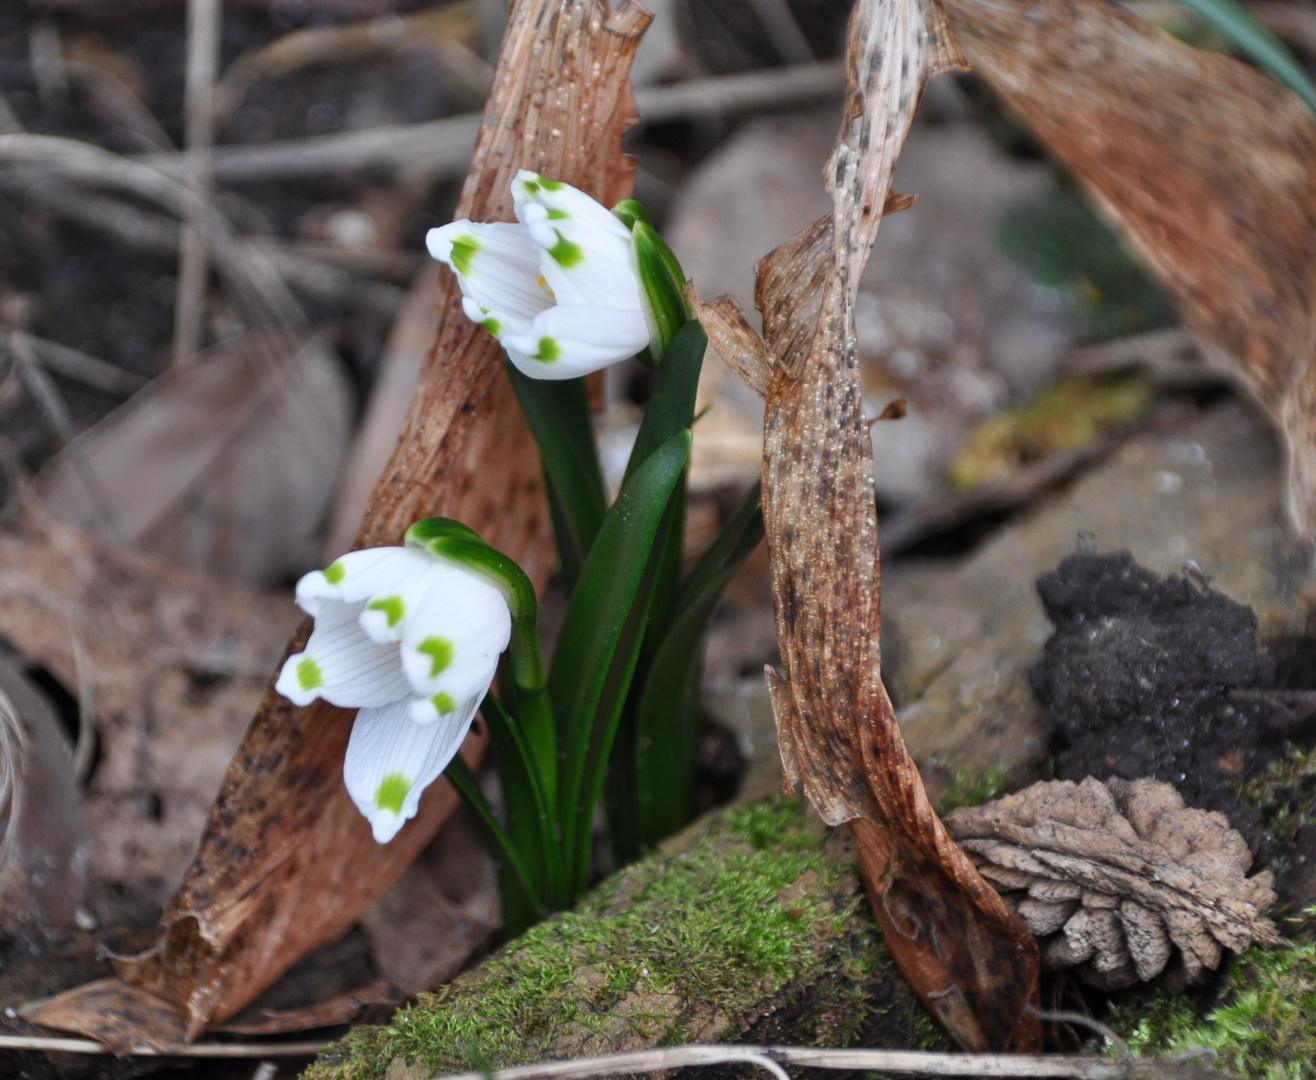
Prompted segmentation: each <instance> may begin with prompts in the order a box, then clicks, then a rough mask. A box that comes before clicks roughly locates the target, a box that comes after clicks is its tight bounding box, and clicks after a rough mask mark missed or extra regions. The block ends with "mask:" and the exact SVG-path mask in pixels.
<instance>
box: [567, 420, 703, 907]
mask: <svg viewBox="0 0 1316 1080" xmlns="http://www.w3.org/2000/svg"><path fill="white" fill-rule="evenodd" d="M689 454H690V432H689V430H688V429H686V430H682V431H679V432H677V433H676V434H675V435H673V436H672V437H671V438H669V439H668V440H667V441H666V442H665V443H664V444H663V445H662V446H661V447H659V449H658V450H656V451H655V452H654V453H653V454H651V455H650V457H649V459H648V460H647V461H646V462H645V463H644V464H643V465H642V466H640V467H639V468H638V469H637V470H636V471H635V473H634V474H633V475H632V476H631V477H630V479H628V480H627V481H626V482H625V483H623V484H622V489H621V493H620V494H619V495H618V496H617V501H616V502H615V503H614V504H613V505H612V507H611V508H610V509H609V511H608V513H607V515H606V517H605V518H604V521H603V525H602V527H601V528H600V530H599V534H598V538H597V539H596V540H595V542H594V546H593V548H592V549H591V550H590V554H589V558H588V560H587V561H586V563H585V569H584V572H583V573H582V574H581V577H580V582H579V584H578V585H577V587H576V592H575V595H574V596H573V597H572V600H571V604H570V606H569V607H568V609H567V615H566V619H565V620H564V621H563V624H562V631H561V634H560V635H559V637H558V643H557V650H556V654H555V655H554V658H553V666H552V670H551V671H550V673H549V678H548V687H549V694H550V697H551V699H552V702H553V711H554V713H555V715H556V716H557V717H558V720H559V722H560V723H561V724H562V730H563V747H564V750H565V758H564V761H563V771H562V776H561V787H560V788H559V795H558V801H559V806H560V812H559V819H560V820H561V821H562V822H563V824H564V827H565V831H566V837H565V838H564V839H565V841H566V843H567V848H568V850H569V851H575V852H576V853H577V858H578V859H579V852H580V851H581V846H582V844H583V845H585V859H584V862H585V865H583V866H582V865H581V863H580V862H579V861H578V862H577V864H576V866H575V867H574V870H575V874H576V880H577V881H578V882H580V883H582V884H583V877H584V875H585V873H586V872H587V870H588V836H587V835H582V833H584V834H587V832H588V827H589V826H588V820H589V819H590V818H592V816H593V806H592V805H591V806H586V805H584V804H583V803H582V801H581V800H582V798H583V797H584V796H585V795H586V792H585V790H584V787H583V784H584V780H585V774H586V768H587V765H588V764H589V760H590V759H591V758H593V759H595V760H596V761H597V760H599V755H602V761H604V762H606V759H607V754H608V752H609V749H610V748H611V744H612V738H613V735H614V734H615V731H616V723H617V719H618V717H619V716H620V711H621V703H622V701H624V699H625V694H626V689H627V687H628V686H629V681H630V677H631V673H632V672H633V670H634V666H635V661H636V659H637V657H638V655H639V635H638V634H634V635H633V636H634V641H633V643H630V644H628V647H627V648H626V649H625V650H622V649H621V648H620V646H621V645H622V642H623V637H624V634H625V631H626V630H627V624H628V622H631V623H632V627H631V629H632V630H634V629H635V627H634V626H633V616H635V615H637V614H638V615H639V616H640V618H641V619H642V618H643V617H644V616H646V615H647V612H648V606H649V602H650V599H651V595H652V588H651V584H652V583H651V581H650V587H649V588H644V585H645V583H646V578H650V577H651V574H652V571H651V570H650V567H651V565H652V564H653V555H654V545H655V542H656V541H657V540H659V539H660V535H659V534H660V533H661V531H662V526H663V523H664V520H665V519H666V518H667V517H668V504H669V502H670V500H671V497H672V493H673V491H675V490H676V487H677V485H678V484H679V483H680V482H681V478H682V476H683V475H684V472H685V464H686V460H687V458H688V457H689ZM642 629H643V628H642V626H641V627H640V628H639V630H640V632H641V633H642ZM605 696H606V698H607V700H608V702H609V704H608V707H607V709H606V710H604V709H602V708H601V706H602V705H603V703H604V701H605ZM600 771H601V766H600ZM582 819H585V821H586V823H585V824H584V825H583V826H582V825H581V824H580V823H581V821H582Z"/></svg>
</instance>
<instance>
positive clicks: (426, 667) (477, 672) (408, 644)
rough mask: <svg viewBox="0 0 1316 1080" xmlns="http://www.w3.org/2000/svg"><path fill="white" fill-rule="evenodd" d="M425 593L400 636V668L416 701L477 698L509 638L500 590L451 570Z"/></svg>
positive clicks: (509, 626)
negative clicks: (415, 696) (435, 697)
mask: <svg viewBox="0 0 1316 1080" xmlns="http://www.w3.org/2000/svg"><path fill="white" fill-rule="evenodd" d="M450 569H451V573H449V574H445V575H443V576H442V577H441V578H436V579H435V580H434V581H433V582H432V583H431V584H430V586H429V588H428V589H427V590H426V592H425V595H424V597H423V598H422V600H421V602H420V604H419V606H418V609H417V612H416V614H415V615H414V616H412V617H409V618H408V619H407V625H406V630H405V632H404V633H403V636H402V668H403V670H404V671H405V672H406V675H407V679H408V681H409V682H410V683H411V688H412V690H413V691H414V692H415V694H416V695H417V696H418V697H423V698H429V697H434V696H435V695H438V694H446V695H448V697H449V698H451V699H452V700H453V701H464V700H466V699H467V698H470V697H483V696H484V693H485V691H487V690H488V689H489V684H490V683H492V682H493V677H494V673H495V672H496V671H497V669H498V657H499V655H500V654H501V653H502V651H503V650H504V649H505V648H507V642H508V639H509V638H510V637H511V635H512V616H511V612H510V611H509V610H508V607H507V599H506V598H505V597H504V596H503V594H502V592H501V590H499V589H498V588H496V587H495V586H494V585H492V584H490V583H489V581H488V580H486V579H485V578H483V577H481V576H480V575H478V574H476V573H474V572H473V571H470V570H465V569H462V568H460V567H455V566H454V567H451V568H450Z"/></svg>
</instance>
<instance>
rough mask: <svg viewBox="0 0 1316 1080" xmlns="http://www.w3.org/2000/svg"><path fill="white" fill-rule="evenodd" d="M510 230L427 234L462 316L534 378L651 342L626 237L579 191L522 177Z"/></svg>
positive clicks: (599, 364)
mask: <svg viewBox="0 0 1316 1080" xmlns="http://www.w3.org/2000/svg"><path fill="white" fill-rule="evenodd" d="M512 198H513V202H514V205H515V211H516V218H517V221H516V224H511V223H507V222H487V223H480V222H472V221H454V222H452V223H451V224H450V225H445V226H443V227H442V228H439V229H431V230H430V233H429V235H428V236H427V237H426V244H427V246H428V247H429V251H430V254H431V255H433V256H434V258H436V259H438V260H439V261H441V262H444V263H447V264H448V266H450V267H451V268H452V269H453V271H454V272H455V273H456V275H457V280H458V283H459V284H460V286H461V290H462V297H463V299H462V309H463V310H464V311H465V312H466V314H467V316H468V317H469V318H470V319H472V320H473V321H474V322H477V323H479V324H480V325H482V326H483V327H484V328H485V329H486V330H488V331H489V332H490V333H491V334H493V336H494V337H496V338H497V339H498V340H499V342H500V343H501V344H502V346H503V348H504V349H506V350H507V355H508V358H509V359H510V360H511V361H512V363H513V364H515V365H516V366H517V367H518V368H519V369H520V370H521V371H522V372H524V373H525V374H526V375H529V376H531V377H532V378H536V379H571V378H575V377H576V376H579V375H585V374H588V373H589V372H591V371H597V370H599V369H600V368H603V367H606V366H607V365H609V364H613V363H616V362H617V361H618V360H624V359H626V358H627V357H630V356H634V355H635V354H636V353H638V352H640V351H641V350H642V349H644V348H645V347H646V346H648V345H649V344H650V343H651V341H652V340H653V336H654V334H653V329H652V322H653V320H652V317H651V316H650V315H649V313H648V310H647V306H646V301H645V297H644V289H643V287H642V285H641V282H640V271H639V264H638V262H637V260H636V255H635V243H634V239H633V238H632V235H631V231H630V229H628V228H627V227H626V226H625V225H624V224H622V222H621V221H620V220H618V218H617V217H616V216H615V215H614V214H613V213H612V212H611V211H610V210H608V209H607V208H606V207H605V206H603V205H602V204H600V203H598V202H595V201H594V200H593V199H592V198H590V197H589V196H588V195H586V194H585V193H584V192H583V191H579V190H577V189H576V188H573V187H571V186H570V185H569V184H564V183H561V182H560V181H557V180H549V179H546V178H545V177H542V176H539V175H538V174H536V173H532V172H527V171H525V170H522V171H521V172H519V173H517V175H516V179H515V180H514V181H513V182H512Z"/></svg>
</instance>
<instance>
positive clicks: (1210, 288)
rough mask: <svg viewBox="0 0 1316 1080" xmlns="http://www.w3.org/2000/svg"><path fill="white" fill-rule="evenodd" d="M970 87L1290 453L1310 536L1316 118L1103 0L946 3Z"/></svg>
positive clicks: (1314, 435)
mask: <svg viewBox="0 0 1316 1080" xmlns="http://www.w3.org/2000/svg"><path fill="white" fill-rule="evenodd" d="M945 6H946V10H947V13H948V14H949V16H950V20H951V24H952V25H953V26H954V29H955V34H956V39H957V40H958V41H959V43H960V45H961V46H962V47H963V49H964V52H965V55H966V56H967V57H968V59H969V61H970V62H971V63H972V65H973V70H974V71H975V72H976V73H977V74H978V75H981V76H982V77H983V78H984V79H986V81H987V82H988V83H989V84H990V85H991V86H992V88H993V89H994V90H995V91H996V92H997V93H998V94H1000V96H1001V97H1002V98H1004V99H1005V100H1006V102H1008V103H1009V105H1010V106H1011V107H1012V108H1013V109H1014V110H1016V111H1017V112H1018V114H1019V115H1020V116H1021V117H1022V118H1023V119H1024V121H1025V122H1026V123H1027V124H1028V125H1029V126H1030V127H1031V128H1032V129H1033V131H1034V132H1035V133H1036V134H1037V136H1038V137H1039V138H1040V139H1041V140H1042V142H1043V143H1045V144H1046V147H1047V148H1048V149H1049V150H1050V151H1051V152H1052V153H1053V154H1054V155H1055V156H1056V157H1057V158H1058V159H1059V160H1060V161H1061V162H1063V163H1064V165H1065V166H1066V167H1067V168H1068V169H1070V170H1071V171H1072V172H1073V173H1074V174H1075V175H1076V176H1077V177H1078V178H1079V180H1080V181H1081V182H1082V183H1083V185H1084V187H1085V188H1086V189H1087V191H1088V192H1089V194H1091V195H1092V197H1093V198H1094V199H1095V200H1096V202H1097V204H1098V205H1099V206H1100V207H1101V208H1102V210H1104V211H1105V213H1106V214H1107V215H1108V216H1109V217H1110V219H1111V220H1112V221H1113V222H1114V223H1115V224H1116V225H1117V226H1118V227H1119V228H1120V229H1121V230H1122V231H1123V233H1124V235H1125V236H1126V237H1127V238H1128V240H1129V242H1130V243H1131V244H1132V245H1133V247H1134V248H1135V249H1136V250H1137V251H1138V252H1139V254H1141V255H1142V257H1143V258H1144V259H1145V260H1146V261H1147V263H1148V265H1149V266H1150V267H1151V268H1152V269H1153V270H1154V271H1155V272H1156V273H1157V274H1158V275H1159V276H1160V277H1161V279H1162V280H1163V281H1164V282H1165V283H1166V284H1167V285H1168V286H1169V288H1170V290H1171V291H1172V292H1173V293H1174V295H1175V297H1176V298H1177V300H1178V302H1179V306H1180V308H1181V309H1182V311H1183V314H1184V316H1185V318H1186V319H1187V321H1188V322H1189V324H1190V325H1191V326H1192V328H1193V330H1194V332H1195V333H1196V334H1197V335H1198V337H1199V338H1201V339H1202V341H1203V343H1204V344H1205V345H1206V346H1207V352H1208V355H1210V356H1212V357H1214V358H1216V359H1220V360H1223V361H1224V362H1225V364H1226V366H1227V367H1229V368H1230V369H1232V371H1233V372H1234V373H1235V374H1236V375H1237V376H1238V377H1239V378H1240V379H1241V381H1242V382H1243V383H1244V384H1246V385H1247V387H1248V388H1249V389H1250V390H1251V391H1252V392H1253V393H1254V394H1255V395H1256V397H1257V398H1258V400H1260V402H1261V403H1262V404H1263V405H1264V406H1265V408H1266V409H1267V410H1268V411H1269V413H1270V415H1271V417H1272V418H1273V420H1274V421H1275V423H1276V424H1277V425H1278V426H1279V428H1280V429H1281V430H1282V431H1283V432H1284V435H1285V437H1286V439H1287V442H1288V444H1289V448H1290V450H1291V471H1290V474H1289V497H1288V511H1289V515H1290V518H1291V520H1292V521H1293V523H1294V525H1295V526H1296V527H1297V528H1298V529H1299V530H1301V531H1304V532H1306V533H1307V534H1308V535H1312V536H1316V422H1314V417H1313V410H1314V409H1316V364H1314V363H1313V360H1314V359H1316V121H1314V120H1313V117H1312V115H1311V113H1310V112H1309V111H1308V110H1307V109H1306V108H1305V106H1304V105H1303V104H1302V102H1301V101H1300V100H1299V99H1298V97H1297V96H1296V95H1294V94H1293V93H1291V92H1290V91H1288V90H1286V89H1284V88H1283V87H1282V86H1280V85H1279V84H1278V83H1276V82H1275V81H1274V80H1272V79H1270V78H1268V77H1267V76H1265V75H1263V74H1261V73H1260V72H1258V71H1256V70H1254V69H1252V68H1250V67H1248V66H1247V65H1246V64H1242V63H1240V62H1239V61H1237V60H1233V59H1231V58H1229V57H1225V56H1221V55H1218V54H1215V53H1209V52H1203V51H1200V50H1198V49H1194V48H1192V47H1190V46H1188V45H1185V44H1183V43H1181V42H1179V41H1176V40H1174V39H1173V38H1171V37H1170V36H1169V35H1168V34H1165V33H1163V32H1162V31H1160V30H1158V29H1156V28H1155V27H1153V26H1151V25H1150V24H1148V23H1146V22H1144V21H1143V20H1142V19H1139V18H1137V17H1136V16H1134V15H1131V14H1130V13H1128V12H1127V11H1126V10H1125V9H1123V8H1122V7H1120V6H1119V5H1117V4H1110V3H1107V2H1106V0H1039V2H1037V3H1028V4H1018V3H1013V2H1011V0H946V3H945Z"/></svg>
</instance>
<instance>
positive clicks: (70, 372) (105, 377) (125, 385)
mask: <svg viewBox="0 0 1316 1080" xmlns="http://www.w3.org/2000/svg"><path fill="white" fill-rule="evenodd" d="M27 340H28V342H29V343H30V344H31V346H32V352H33V353H34V354H35V355H36V358H37V359H38V360H40V361H41V366H42V367H44V368H45V369H46V370H47V371H51V372H53V373H54V374H56V375H63V376H64V377H65V378H66V379H73V380H75V381H77V382H80V383H83V384H84V385H86V386H91V387H94V388H95V389H97V390H103V391H105V393H107V394H118V395H120V396H122V397H128V396H129V395H130V394H133V393H135V392H136V391H138V390H140V389H141V388H142V387H143V386H145V385H146V384H147V382H149V381H150V380H148V379H147V378H146V377H145V376H143V375H134V374H133V373H132V372H131V371H124V370H123V369H122V368H119V367H116V366H115V365H114V364H110V363H107V362H106V361H104V360H98V359H97V358H96V357H94V356H88V355H87V354H86V353H85V352H82V351H80V350H78V349H70V348H69V347H68V346H67V345H61V344H59V342H57V341H47V340H46V339H45V338H39V337H34V336H32V335H31V334H28V335H27Z"/></svg>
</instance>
